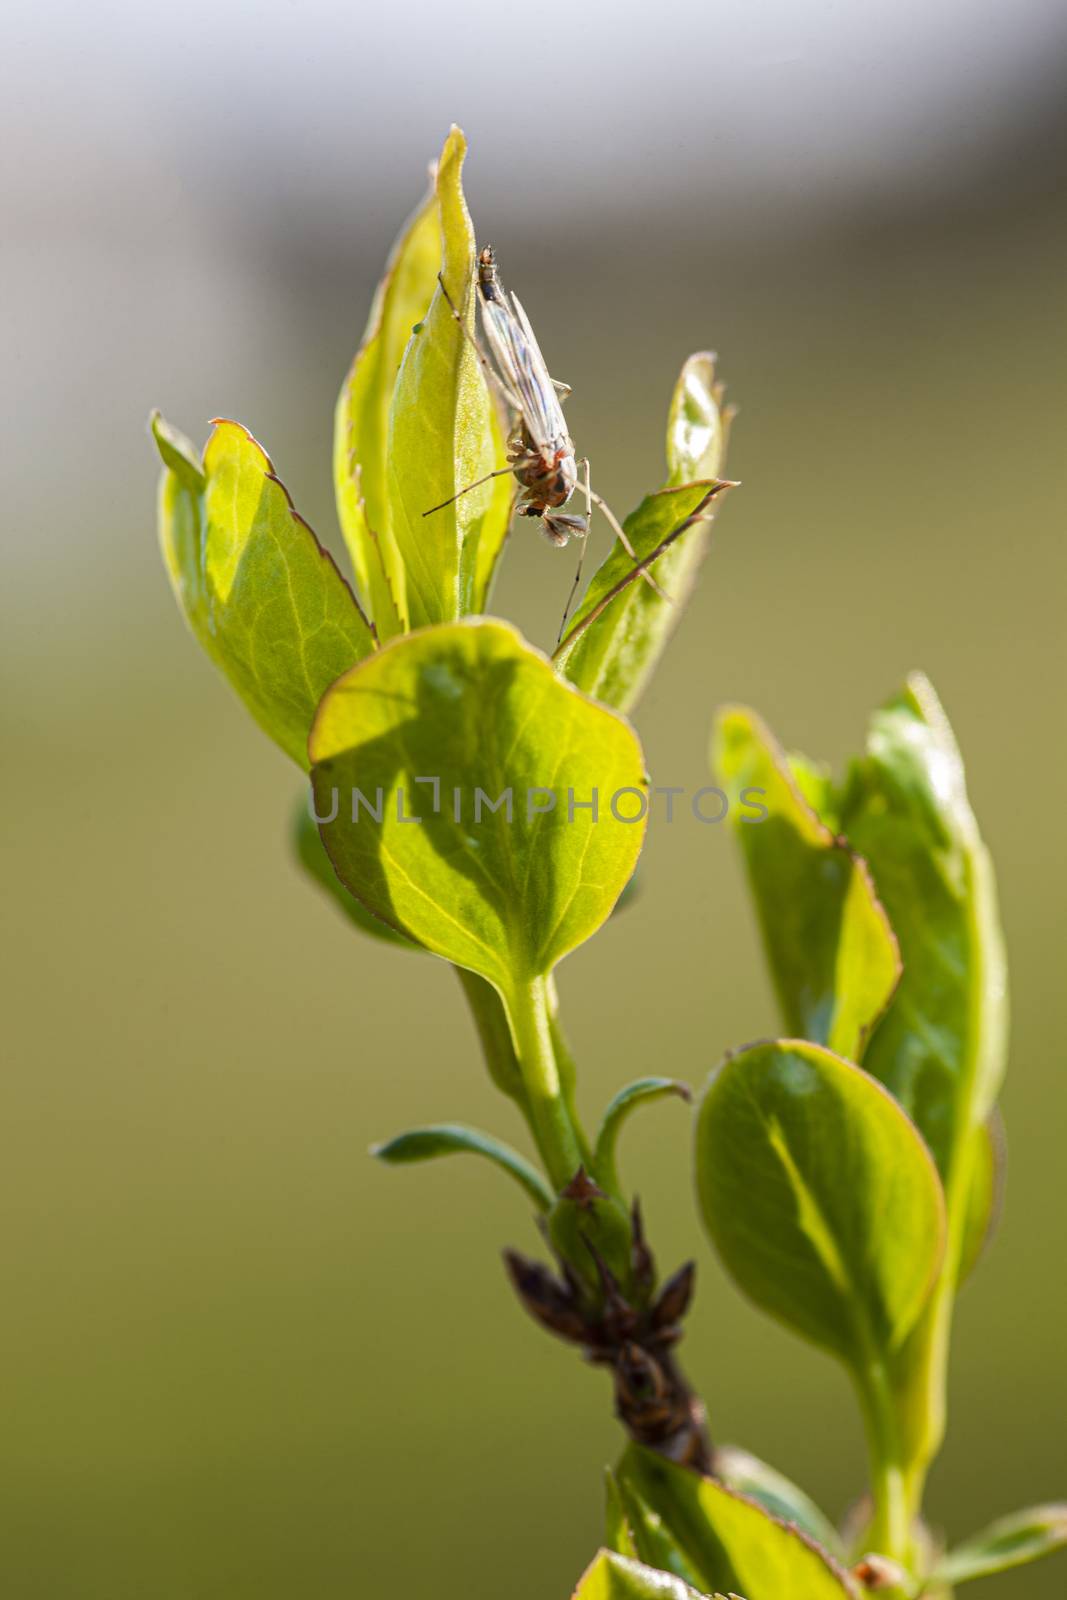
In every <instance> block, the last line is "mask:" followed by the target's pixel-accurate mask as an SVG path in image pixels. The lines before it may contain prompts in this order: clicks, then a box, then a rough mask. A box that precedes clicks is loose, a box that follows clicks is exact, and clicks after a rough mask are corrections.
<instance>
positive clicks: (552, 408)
mask: <svg viewBox="0 0 1067 1600" xmlns="http://www.w3.org/2000/svg"><path fill="white" fill-rule="evenodd" d="M511 303H512V305H513V306H514V308H515V326H516V335H517V336H516V337H515V347H516V355H517V358H518V361H519V365H520V368H521V373H522V376H521V380H520V384H519V393H520V394H521V395H522V399H523V407H524V415H525V417H526V426H527V428H528V429H529V430H530V433H531V435H532V436H533V437H534V438H535V439H536V440H537V442H538V443H539V444H550V445H556V446H558V445H560V444H562V442H563V441H564V440H565V439H566V438H567V424H566V423H565V422H564V420H563V408H562V406H561V405H560V403H559V396H558V394H557V393H556V390H555V387H554V385H553V383H552V379H551V378H550V377H549V374H548V367H547V366H546V365H545V358H544V356H543V355H542V354H541V347H540V345H539V344H538V343H537V339H536V337H535V335H534V331H533V329H532V328H531V326H530V319H529V317H528V316H527V315H526V312H525V311H524V310H523V308H522V302H521V301H520V300H519V297H518V295H515V294H513V295H512V296H511Z"/></svg>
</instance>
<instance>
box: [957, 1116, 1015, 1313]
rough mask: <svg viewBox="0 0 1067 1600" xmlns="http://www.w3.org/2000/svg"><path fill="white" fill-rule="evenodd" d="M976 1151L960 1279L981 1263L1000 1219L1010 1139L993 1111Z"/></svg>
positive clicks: (979, 1134) (980, 1130)
mask: <svg viewBox="0 0 1067 1600" xmlns="http://www.w3.org/2000/svg"><path fill="white" fill-rule="evenodd" d="M974 1139H975V1144H976V1147H977V1148H976V1152H975V1158H974V1166H973V1174H972V1177H971V1187H970V1193H969V1195H968V1197H967V1212H966V1218H965V1221H964V1227H963V1244H962V1248H961V1251H960V1270H959V1281H960V1282H961V1283H962V1282H963V1281H964V1279H965V1278H969V1277H970V1275H971V1273H972V1272H973V1271H974V1269H975V1267H976V1266H977V1265H978V1263H979V1261H980V1260H981V1258H982V1255H983V1253H984V1251H985V1249H986V1246H987V1245H988V1243H989V1241H990V1239H991V1238H992V1236H993V1234H994V1233H995V1232H996V1226H997V1222H998V1221H999V1219H1000V1210H1001V1205H1002V1204H1003V1198H1004V1168H1005V1163H1006V1159H1007V1141H1006V1139H1005V1136H1004V1120H1003V1118H1002V1117H1001V1115H1000V1113H999V1112H998V1111H994V1112H993V1114H992V1116H990V1117H989V1118H988V1119H987V1121H986V1122H984V1123H983V1124H982V1126H981V1127H980V1128H977V1129H976V1130H975V1134H974Z"/></svg>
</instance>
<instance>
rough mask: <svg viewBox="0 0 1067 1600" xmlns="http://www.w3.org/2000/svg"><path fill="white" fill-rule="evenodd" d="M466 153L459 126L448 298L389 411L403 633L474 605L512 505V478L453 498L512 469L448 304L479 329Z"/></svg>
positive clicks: (452, 139)
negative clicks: (502, 470)
mask: <svg viewBox="0 0 1067 1600" xmlns="http://www.w3.org/2000/svg"><path fill="white" fill-rule="evenodd" d="M465 153H466V144H465V141H464V138H463V135H462V133H460V131H459V129H458V128H453V129H452V132H451V133H450V134H449V136H448V139H447V140H446V142H445V147H444V150H443V151H442V153H441V160H440V162H439V163H438V167H437V174H436V180H435V192H436V197H437V208H438V217H439V221H440V228H441V235H442V240H443V258H442V278H443V281H444V284H445V287H446V288H447V291H448V293H447V298H446V295H445V293H444V291H443V290H442V289H441V287H440V286H438V287H437V290H436V292H435V294H434V296H433V300H432V301H431V304H430V309H429V311H428V312H427V314H426V317H425V319H424V321H423V322H422V323H421V324H419V325H417V326H416V328H415V329H414V330H413V332H412V335H411V338H410V340H409V342H408V345H407V348H406V350H405V352H404V358H403V361H402V362H401V366H400V373H399V376H398V377H397V380H396V385H395V387H394V389H393V395H392V403H391V406H390V412H389V428H388V442H387V489H388V501H389V507H388V512H387V517H388V525H389V527H390V529H391V534H392V538H393V540H394V541H395V547H396V553H397V555H398V557H399V564H400V569H401V570H400V571H399V572H398V573H397V574H396V576H395V579H394V584H393V587H394V590H395V599H396V603H397V609H398V611H399V614H400V619H401V622H402V623H403V625H404V626H405V628H419V627H422V626H424V625H425V624H427V623H435V622H448V621H451V620H453V619H454V618H456V617H459V616H462V615H463V614H464V613H466V612H469V611H470V610H472V609H473V607H474V605H475V602H476V599H478V598H479V595H478V594H477V593H476V591H477V590H478V588H479V585H481V586H482V588H483V590H484V587H485V586H486V585H487V583H488V578H489V576H490V575H491V570H492V565H493V563H494V562H495V558H496V553H497V552H498V550H499V545H500V542H501V541H502V538H503V532H504V530H506V526H507V515H508V508H509V507H510V495H511V488H510V487H509V480H508V478H507V477H506V476H505V477H502V478H496V479H493V480H491V481H490V482H489V483H486V484H484V485H483V486H482V487H481V488H478V489H474V490H472V491H471V492H470V493H469V494H466V493H465V494H460V496H459V498H458V499H452V497H453V496H454V495H456V494H457V493H459V491H460V490H465V489H467V488H468V487H469V485H470V484H472V483H474V482H475V480H476V479H478V478H481V477H483V476H484V475H485V474H486V473H488V472H492V471H494V470H495V469H496V468H500V467H503V466H504V464H505V463H504V458H503V453H502V449H501V441H500V434H499V429H498V428H497V426H496V424H495V418H494V412H493V406H492V401H491V399H490V396H489V392H488V390H487V388H486V384H485V379H484V377H483V376H482V369H481V365H480V363H479V361H478V358H477V356H476V354H475V352H474V350H473V349H472V347H471V341H470V338H469V337H467V336H466V335H465V334H464V330H463V328H462V327H461V326H460V324H459V323H458V322H457V321H456V318H455V317H454V316H453V314H452V310H451V308H450V306H449V303H448V301H449V299H451V302H452V305H453V306H454V307H455V309H456V311H457V312H458V313H459V315H460V316H461V317H463V318H464V320H465V324H466V328H467V333H468V334H469V333H471V332H472V331H473V326H474V298H473V281H474V233H473V230H472V228H471V220H470V216H469V214H468V211H467V204H466V201H465V200H464V198H463V186H462V182H461V177H460V173H461V168H462V166H463V157H464V155H465ZM445 501H451V503H450V504H447V505H446V504H444V502H445ZM437 507H441V509H439V510H438V509H435V508H437ZM427 513H431V514H430V515H427ZM483 536H484V546H483ZM480 551H481V556H480V554H479V552H480ZM486 552H488V556H487V554H486Z"/></svg>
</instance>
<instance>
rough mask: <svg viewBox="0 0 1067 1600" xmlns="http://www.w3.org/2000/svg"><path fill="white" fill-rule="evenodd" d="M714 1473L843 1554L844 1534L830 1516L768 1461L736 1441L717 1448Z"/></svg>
mask: <svg viewBox="0 0 1067 1600" xmlns="http://www.w3.org/2000/svg"><path fill="white" fill-rule="evenodd" d="M715 1476H716V1477H717V1478H719V1479H720V1480H721V1482H723V1483H724V1484H725V1485H726V1487H727V1488H728V1489H732V1490H733V1491H734V1493H735V1494H744V1495H747V1496H748V1498H749V1499H750V1500H757V1501H758V1502H759V1504H760V1505H761V1506H762V1507H763V1508H764V1510H765V1511H769V1512H770V1514H771V1516H772V1517H777V1519H778V1521H779V1522H787V1523H792V1524H793V1525H794V1526H795V1527H797V1528H799V1529H800V1531H801V1533H806V1534H807V1535H808V1538H809V1539H814V1540H815V1543H816V1544H820V1545H822V1547H823V1549H824V1550H829V1551H830V1553H831V1555H834V1556H836V1557H837V1558H838V1559H841V1558H842V1557H843V1555H844V1547H843V1545H842V1543H841V1538H840V1536H839V1534H838V1532H837V1529H836V1528H835V1527H834V1525H833V1523H832V1522H831V1521H830V1519H829V1517H828V1516H826V1515H825V1513H824V1512H822V1511H820V1510H819V1507H818V1506H817V1505H816V1504H815V1502H814V1500H812V1499H811V1497H810V1496H809V1495H806V1494H805V1493H804V1491H803V1489H800V1488H798V1487H797V1485H796V1484H795V1483H792V1482H790V1480H789V1479H788V1478H787V1477H786V1476H785V1474H784V1473H782V1472H778V1471H777V1470H776V1469H775V1468H774V1467H771V1466H768V1465H767V1463H766V1461H761V1460H760V1459H759V1457H758V1456H754V1455H750V1454H749V1452H748V1451H747V1450H739V1449H738V1448H737V1447H736V1446H735V1445H729V1444H728V1445H719V1446H718V1448H717V1449H716V1451H715Z"/></svg>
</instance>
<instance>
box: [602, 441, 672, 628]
mask: <svg viewBox="0 0 1067 1600" xmlns="http://www.w3.org/2000/svg"><path fill="white" fill-rule="evenodd" d="M582 464H583V465H584V467H585V481H586V484H587V485H588V483H589V462H588V461H583V463H582ZM589 498H590V499H591V500H592V501H593V503H594V504H595V505H597V506H599V507H600V510H601V511H602V512H603V513H604V515H605V517H606V518H607V520H608V522H609V523H610V524H611V528H612V531H613V532H614V534H615V537H616V538H617V539H618V541H619V543H620V544H621V545H622V547H623V549H624V550H625V551H626V554H627V555H628V556H629V557H630V560H631V561H632V562H633V564H634V566H635V567H638V568H639V571H640V573H641V577H642V578H643V579H644V581H645V582H646V583H647V584H648V586H649V588H650V589H651V590H652V591H653V593H654V594H658V595H659V597H660V599H661V600H666V601H668V602H670V598H671V597H670V595H669V594H668V593H667V592H666V590H665V589H661V588H660V586H659V584H658V583H657V582H656V580H655V578H654V577H653V576H652V574H651V572H649V570H648V568H647V567H644V566H640V563H639V562H638V558H637V551H636V550H635V549H634V547H633V545H632V544H631V543H630V540H629V538H628V537H627V535H626V533H625V530H624V529H623V526H622V523H621V522H620V521H619V519H618V517H617V516H616V515H615V513H614V511H612V509H611V507H610V506H609V505H608V503H607V501H606V500H603V499H601V497H600V495H598V494H597V492H596V490H595V489H592V488H590V489H589Z"/></svg>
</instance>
